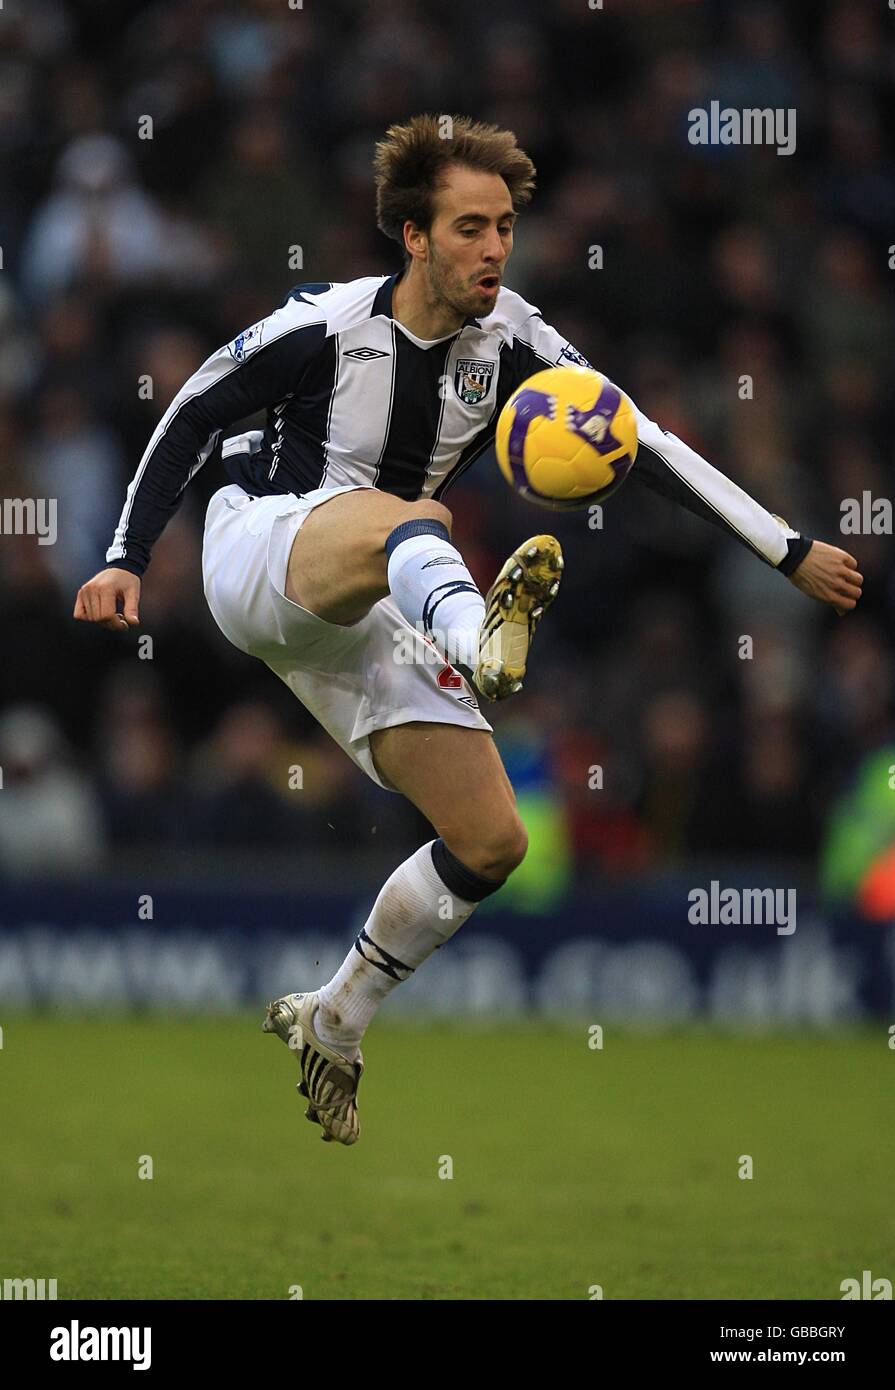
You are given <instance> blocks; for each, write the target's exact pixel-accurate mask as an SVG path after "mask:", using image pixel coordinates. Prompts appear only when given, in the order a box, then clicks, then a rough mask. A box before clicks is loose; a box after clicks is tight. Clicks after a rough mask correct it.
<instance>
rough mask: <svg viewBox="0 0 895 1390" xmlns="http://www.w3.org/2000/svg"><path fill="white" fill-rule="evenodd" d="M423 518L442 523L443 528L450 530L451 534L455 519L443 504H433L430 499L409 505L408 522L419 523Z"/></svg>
mask: <svg viewBox="0 0 895 1390" xmlns="http://www.w3.org/2000/svg"><path fill="white" fill-rule="evenodd" d="M423 517H425V518H426V519H427V520H432V521H440V522H441V523H442V525H443V526H446V527H447V528H448V534H450V530H451V525H452V523H453V517H452V516H451V513H450V511H449V510H448V508H447V507H446V506H445V505H444V503H443V502H433V501H432V499H431V498H428V499H424V500H422V501H420V502H409V503H408V504H407V520H408V521H417V520H420V519H421V518H423Z"/></svg>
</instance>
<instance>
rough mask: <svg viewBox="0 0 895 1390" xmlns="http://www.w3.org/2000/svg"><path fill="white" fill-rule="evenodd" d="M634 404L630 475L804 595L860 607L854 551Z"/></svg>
mask: <svg viewBox="0 0 895 1390" xmlns="http://www.w3.org/2000/svg"><path fill="white" fill-rule="evenodd" d="M628 399H629V400H630V399H631V398H630V396H629V397H628ZM631 405H632V406H633V408H634V413H635V415H636V417H637V433H638V438H639V440H640V447H639V449H638V451H637V460H636V462H635V464H634V467H633V468H632V469H631V473H630V478H632V479H639V481H640V482H641V484H643V485H644V486H645V487H648V488H650V489H651V490H652V491H653V492H658V493H659V494H660V495H661V496H663V497H668V498H670V499H671V500H672V501H674V502H677V503H679V504H680V505H681V506H682V507H686V509H687V510H688V511H691V512H695V514H696V515H697V516H701V517H704V518H705V520H706V521H710V522H712V523H713V524H715V525H717V526H720V527H721V528H722V529H724V530H726V531H727V532H728V533H729V534H730V535H733V536H734V537H735V538H736V539H737V540H739V541H740V542H742V544H743V545H746V546H748V547H749V548H750V549H751V550H752V551H754V552H755V554H756V555H758V556H759V558H760V559H762V560H764V561H765V562H766V564H769V565H772V566H773V567H774V568H775V569H778V570H780V572H781V574H785V575H786V577H787V579H789V580H790V582H791V583H792V584H794V585H795V587H796V588H797V589H801V591H802V593H804V594H807V595H808V596H809V597H810V598H815V599H818V600H819V601H820V602H821V603H829V604H831V605H832V607H833V608H835V610H836V612H837V613H839V614H840V616H841V615H842V614H844V613H848V612H849V611H850V610H851V609H852V608H854V607H855V605H856V604H857V602H858V599H859V598H860V597H861V585H862V583H863V577H862V575H861V574H860V573H859V572H858V563H857V561H856V560H855V558H854V556H853V555H849V554H848V552H847V551H845V550H840V549H839V548H838V547H837V546H834V545H827V544H826V542H825V541H818V540H812V539H811V538H810V537H808V536H803V535H800V533H799V532H798V531H795V530H793V528H792V527H791V526H789V525H788V524H787V523H786V522H785V521H784V520H783V518H782V517H779V516H774V515H773V514H772V513H771V512H768V511H766V510H765V508H764V507H762V506H761V504H760V503H759V502H756V501H755V499H754V498H753V497H750V496H749V494H748V493H747V492H744V491H743V489H742V488H741V487H739V486H738V485H737V484H736V483H735V482H733V481H732V480H731V479H730V478H728V477H726V476H725V475H724V474H723V473H721V472H720V470H719V469H717V468H715V467H713V466H712V464H710V463H709V462H708V461H707V460H706V459H704V458H703V457H702V456H701V455H700V454H698V453H697V452H696V450H695V449H691V448H690V446H689V445H688V444H685V443H684V441H683V440H682V439H678V437H677V435H674V434H671V433H670V432H669V431H668V430H663V429H662V428H661V427H660V426H659V425H657V424H656V422H655V421H654V420H650V419H649V417H648V416H647V415H644V413H643V411H642V410H639V409H638V408H637V406H636V405H634V402H633V401H631Z"/></svg>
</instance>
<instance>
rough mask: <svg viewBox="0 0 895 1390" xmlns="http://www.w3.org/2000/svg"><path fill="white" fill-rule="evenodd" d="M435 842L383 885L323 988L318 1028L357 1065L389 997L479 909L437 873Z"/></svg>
mask: <svg viewBox="0 0 895 1390" xmlns="http://www.w3.org/2000/svg"><path fill="white" fill-rule="evenodd" d="M433 844H434V841H433V840H430V841H429V843H428V844H426V845H423V846H422V848H421V849H418V850H417V851H416V853H415V854H412V855H411V856H410V858H409V859H405V860H404V863H403V864H399V865H398V867H397V869H395V871H394V873H393V874H392V876H391V877H390V878H389V879H387V880H386V882H385V883H384V884H383V886H382V888H381V889H380V891H379V896H378V898H377V899H376V902H375V903H374V905H373V911H372V912H371V913H370V915H369V917H368V918H367V920H366V922H365V923H364V927H363V930H362V932H361V934H360V936H359V937H358V939H357V942H356V943H355V945H354V946H352V948H351V950H350V951H349V952H348V955H347V956H346V957H345V960H344V961H343V962H342V964H341V965H340V966H339V969H338V970H337V971H336V973H335V975H334V976H333V977H332V979H331V980H330V981H329V983H328V984H326V985H324V986H323V988H322V989H321V991H320V994H319V1004H320V1008H319V1011H318V1013H317V1014H316V1016H315V1020H314V1028H315V1029H316V1031H317V1033H318V1034H319V1036H320V1037H321V1038H322V1039H323V1041H324V1042H326V1043H329V1045H330V1046H331V1047H335V1048H338V1050H339V1051H340V1052H345V1053H346V1054H347V1055H348V1056H349V1058H351V1059H352V1060H353V1058H354V1056H355V1054H356V1050H357V1046H358V1044H359V1043H360V1040H361V1038H362V1037H363V1035H364V1033H365V1032H366V1030H367V1028H368V1027H369V1024H370V1021H371V1019H372V1018H373V1015H374V1014H375V1012H376V1010H377V1009H378V1008H379V1005H380V1004H381V1003H382V1001H383V999H384V998H385V997H386V995H387V994H391V992H392V990H393V989H394V988H395V986H396V985H399V984H400V983H401V981H402V980H406V979H408V978H409V976H410V975H411V974H412V973H413V971H414V970H416V968H417V966H419V965H422V963H423V961H424V960H426V959H427V958H428V957H429V956H430V955H431V954H432V952H433V951H434V950H435V949H436V947H438V946H441V945H443V944H444V942H445V941H448V940H450V938H451V937H452V936H453V935H454V932H455V931H458V930H459V928H460V927H462V925H463V923H464V922H465V921H466V919H467V917H469V915H470V914H471V912H472V911H473V909H474V908H476V907H478V903H477V902H470V901H469V900H468V899H466V898H460V897H458V896H457V895H456V894H455V893H452V892H451V891H450V889H449V888H448V887H447V885H446V884H445V883H444V881H443V880H442V878H441V876H440V875H439V874H438V873H437V872H436V869H435V865H434V864H433V863H432V845H433Z"/></svg>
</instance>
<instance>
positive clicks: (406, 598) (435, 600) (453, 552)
mask: <svg viewBox="0 0 895 1390" xmlns="http://www.w3.org/2000/svg"><path fill="white" fill-rule="evenodd" d="M424 527H432V528H437V530H435V529H430V530H426V529H422V528H424ZM385 548H386V554H387V555H388V583H389V588H390V589H391V591H392V594H393V595H394V598H395V602H396V603H397V605H398V607H399V608H400V610H401V612H402V613H403V614H404V617H405V618H406V619H407V621H408V622H409V623H412V625H413V626H414V627H415V628H416V629H417V631H418V632H422V633H424V634H425V635H426V636H429V637H431V638H432V639H433V641H434V642H435V645H436V646H437V647H438V650H439V651H440V652H441V653H442V654H443V655H444V656H445V657H446V658H447V660H448V661H450V662H462V663H463V664H464V665H465V666H471V667H473V668H474V667H475V666H476V665H477V663H478V650H479V628H480V627H481V625H482V620H483V618H484V616H485V600H484V598H483V597H482V595H481V593H480V592H479V590H478V588H477V587H476V584H475V581H474V580H473V577H472V575H471V574H470V573H469V570H468V569H467V568H466V565H465V564H464V563H463V556H462V555H461V554H460V552H459V550H458V549H457V548H456V546H454V545H452V544H451V542H450V539H449V536H448V530H447V527H446V526H445V525H443V523H442V522H440V521H432V522H426V521H424V520H420V521H405V522H402V523H401V525H400V526H396V527H395V529H394V531H393V532H392V533H391V535H390V536H389V537H388V539H387V541H386V546H385Z"/></svg>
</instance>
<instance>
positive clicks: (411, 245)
mask: <svg viewBox="0 0 895 1390" xmlns="http://www.w3.org/2000/svg"><path fill="white" fill-rule="evenodd" d="M428 245H429V238H428V236H427V234H426V233H425V232H424V231H423V230H422V229H421V228H420V227H418V226H417V225H416V223H415V222H411V221H410V220H409V219H408V221H407V222H405V223H404V249H405V251H406V252H407V254H408V256H411V257H413V258H416V257H417V256H425V254H426V251H427V250H428Z"/></svg>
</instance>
